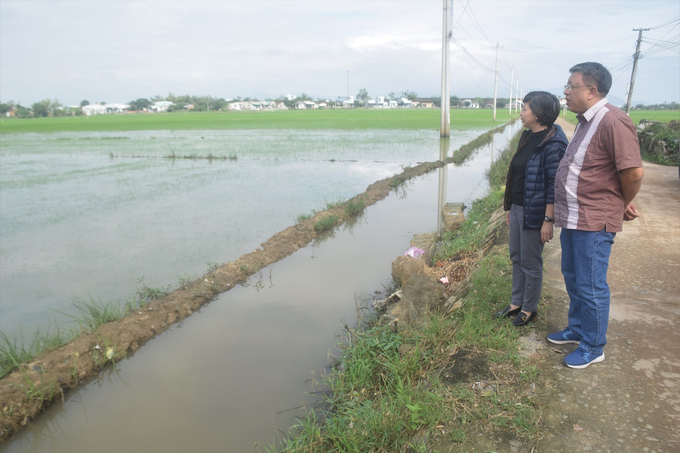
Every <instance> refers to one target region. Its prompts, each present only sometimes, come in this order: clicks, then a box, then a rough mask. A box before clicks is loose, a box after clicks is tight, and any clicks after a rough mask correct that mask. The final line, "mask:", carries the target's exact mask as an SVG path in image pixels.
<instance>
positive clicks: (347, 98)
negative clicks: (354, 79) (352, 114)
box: [347, 71, 349, 102]
mask: <svg viewBox="0 0 680 453" xmlns="http://www.w3.org/2000/svg"><path fill="white" fill-rule="evenodd" d="M347 102H349V71H347Z"/></svg>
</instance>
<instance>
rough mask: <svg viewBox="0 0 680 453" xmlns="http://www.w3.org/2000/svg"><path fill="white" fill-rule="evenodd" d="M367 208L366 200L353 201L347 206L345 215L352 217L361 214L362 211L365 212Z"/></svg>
mask: <svg viewBox="0 0 680 453" xmlns="http://www.w3.org/2000/svg"><path fill="white" fill-rule="evenodd" d="M365 207H366V204H365V203H364V200H362V199H361V198H359V199H354V198H353V199H351V200H349V201H348V202H347V203H346V204H345V214H347V215H348V216H350V217H352V216H355V215H357V214H359V213H360V212H361V211H363V210H364V208H365Z"/></svg>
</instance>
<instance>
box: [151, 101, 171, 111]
mask: <svg viewBox="0 0 680 453" xmlns="http://www.w3.org/2000/svg"><path fill="white" fill-rule="evenodd" d="M171 105H173V103H172V102H170V101H158V102H154V103H153V105H152V106H151V107H150V110H153V111H154V112H167V111H168V107H170V106H171Z"/></svg>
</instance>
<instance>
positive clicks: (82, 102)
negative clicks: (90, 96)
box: [80, 99, 90, 107]
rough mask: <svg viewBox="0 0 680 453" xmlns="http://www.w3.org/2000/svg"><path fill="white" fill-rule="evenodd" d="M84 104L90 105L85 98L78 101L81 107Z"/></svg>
mask: <svg viewBox="0 0 680 453" xmlns="http://www.w3.org/2000/svg"><path fill="white" fill-rule="evenodd" d="M86 105H90V101H88V100H86V99H84V100H82V101H80V106H81V107H85V106H86Z"/></svg>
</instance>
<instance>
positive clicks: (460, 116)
mask: <svg viewBox="0 0 680 453" xmlns="http://www.w3.org/2000/svg"><path fill="white" fill-rule="evenodd" d="M496 116H497V119H496V122H495V123H494V121H493V120H492V112H491V110H489V109H452V110H451V130H469V129H484V128H490V127H493V126H494V125H497V124H503V123H505V122H507V121H508V119H509V116H508V113H507V112H505V111H503V110H502V111H499V112H497V114H496ZM439 119H440V113H439V110H438V109H370V110H368V109H351V110H342V109H337V110H289V111H280V112H190V113H188V112H173V113H137V114H117V115H93V116H71V117H47V118H31V119H20V118H3V119H0V133H22V132H66V131H69V132H71V131H140V130H196V129H312V130H313V129H343V130H344V129H348V130H352V129H355V130H356V129H359V130H366V129H401V130H414V129H439Z"/></svg>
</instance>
